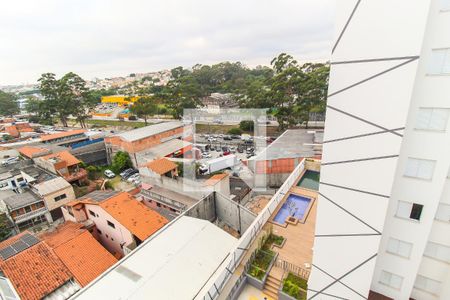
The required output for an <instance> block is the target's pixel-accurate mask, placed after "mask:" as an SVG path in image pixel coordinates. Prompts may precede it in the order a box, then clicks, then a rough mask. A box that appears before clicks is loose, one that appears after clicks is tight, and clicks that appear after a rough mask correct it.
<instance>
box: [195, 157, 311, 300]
mask: <svg viewBox="0 0 450 300" xmlns="http://www.w3.org/2000/svg"><path fill="white" fill-rule="evenodd" d="M304 169H305V160H304V159H303V160H302V161H301V162H300V163H299V164H298V166H297V167H296V168H295V169H294V171H293V172H292V173H291V175H290V176H289V177H288V178H287V179H286V181H285V182H284V184H283V185H282V186H281V187H280V189H279V190H278V191H277V192H276V193H275V195H274V196H273V197H272V199H271V200H270V201H269V203H268V204H267V206H266V207H265V208H264V210H263V211H261V213H260V214H259V215H258V216H257V217H256V219H255V220H254V221H253V223H252V224H251V225H250V227H249V228H248V229H247V230H246V231H245V233H244V234H243V235H242V236H241V238H240V240H239V244H238V245H237V246H236V248H235V249H233V250H232V251H231V252H230V254H229V256H228V257H229V261H228V263H226V266H225V267H222V268H221V270H220V271H218V272H220V273H219V275H218V277H217V278H216V280H215V282H214V283H213V284H211V285H210V286H209V287H208V290H207V291H202V292H203V295H204V296H203V297H202V298H203V299H204V300H213V299H216V298H217V297H218V296H219V295H220V292H221V291H222V290H223V288H224V286H225V285H226V283H227V282H228V280H229V279H230V277H231V276H232V274H233V272H234V271H235V270H236V268H237V267H238V266H239V264H240V262H241V260H242V259H243V258H244V255H245V254H246V252H247V251H248V249H249V247H250V245H251V244H252V243H253V242H254V241H255V239H256V238H257V236H258V234H259V233H260V232H261V229H262V227H263V226H264V224H265V223H266V222H267V221H268V220H269V218H270V216H271V215H272V213H273V212H274V211H275V209H276V208H277V206H278V204H279V203H280V202H281V201H282V199H283V198H284V196H285V195H286V193H287V192H288V191H289V189H290V188H291V186H293V185H294V183H295V182H296V181H297V178H298V176H300V174H301V173H302V172H303V170H304ZM205 288H206V287H205Z"/></svg>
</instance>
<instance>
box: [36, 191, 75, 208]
mask: <svg viewBox="0 0 450 300" xmlns="http://www.w3.org/2000/svg"><path fill="white" fill-rule="evenodd" d="M63 194H66V198H65V199H62V200H59V201H55V197H58V196H60V195H63ZM43 198H44V200H45V204H46V205H47V208H48V210H50V211H51V210H54V209H55V208H58V207H61V206H63V205H64V204H66V203H69V202H70V201H72V200H75V198H76V197H75V191H74V190H73V187H72V186H68V187H66V188H64V189H62V190H59V191H56V192H53V193H51V194H48V195H44V196H43Z"/></svg>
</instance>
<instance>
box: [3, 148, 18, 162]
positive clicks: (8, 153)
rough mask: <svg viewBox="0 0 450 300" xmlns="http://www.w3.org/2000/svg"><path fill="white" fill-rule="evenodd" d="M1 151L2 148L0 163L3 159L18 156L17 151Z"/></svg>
mask: <svg viewBox="0 0 450 300" xmlns="http://www.w3.org/2000/svg"><path fill="white" fill-rule="evenodd" d="M1 149H2V148H1V147H0V162H1V161H3V159H5V158H9V157H17V156H19V151H17V150H16V149H7V150H1Z"/></svg>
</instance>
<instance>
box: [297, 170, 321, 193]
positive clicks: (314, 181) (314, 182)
mask: <svg viewBox="0 0 450 300" xmlns="http://www.w3.org/2000/svg"><path fill="white" fill-rule="evenodd" d="M319 179H320V173H319V172H315V171H310V170H307V171H306V172H305V174H303V176H302V178H300V180H299V181H298V183H297V186H298V187H301V188H305V189H309V190H314V191H318V190H319Z"/></svg>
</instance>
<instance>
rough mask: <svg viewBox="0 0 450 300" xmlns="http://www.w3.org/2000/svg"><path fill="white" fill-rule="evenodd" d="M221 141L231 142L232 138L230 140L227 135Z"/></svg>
mask: <svg viewBox="0 0 450 300" xmlns="http://www.w3.org/2000/svg"><path fill="white" fill-rule="evenodd" d="M223 140H224V141H231V140H232V138H231V136H229V135H225V136H224V137H223Z"/></svg>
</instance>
